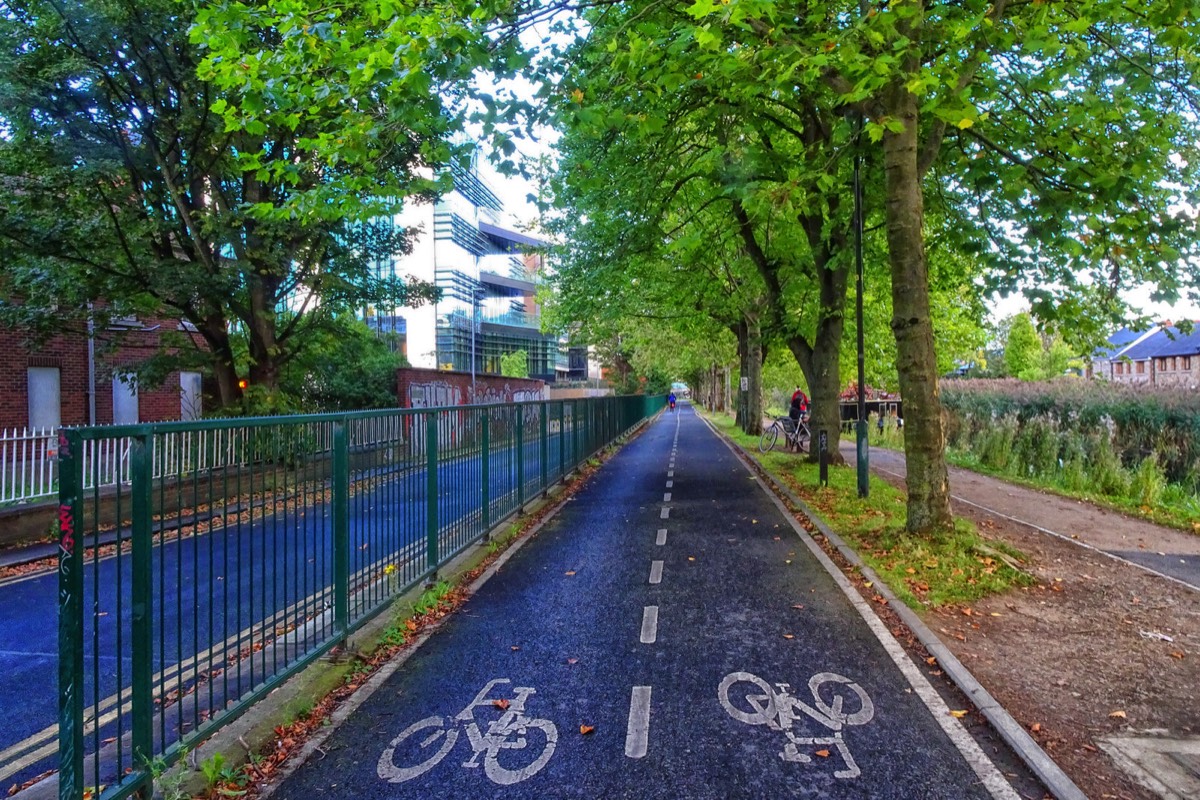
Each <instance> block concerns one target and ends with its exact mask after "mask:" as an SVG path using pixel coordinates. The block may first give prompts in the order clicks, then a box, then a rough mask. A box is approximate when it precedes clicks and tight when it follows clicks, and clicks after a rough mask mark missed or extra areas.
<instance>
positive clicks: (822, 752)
mask: <svg viewBox="0 0 1200 800" xmlns="http://www.w3.org/2000/svg"><path fill="white" fill-rule="evenodd" d="M814 755H818V756H820V757H821V758H829V751H828V750H818V751H817V752H816V753H815V754H814Z"/></svg>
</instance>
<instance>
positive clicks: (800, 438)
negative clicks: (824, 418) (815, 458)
mask: <svg viewBox="0 0 1200 800" xmlns="http://www.w3.org/2000/svg"><path fill="white" fill-rule="evenodd" d="M796 448H797V449H798V450H799V451H800V452H801V453H808V452H810V451H811V450H812V434H811V433H809V432H808V428H802V429H800V430H799V431H797V432H796Z"/></svg>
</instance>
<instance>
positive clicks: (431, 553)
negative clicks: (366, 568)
mask: <svg viewBox="0 0 1200 800" xmlns="http://www.w3.org/2000/svg"><path fill="white" fill-rule="evenodd" d="M437 463H438V426H437V412H436V411H426V412H425V495H426V505H425V564H426V566H427V567H428V568H429V569H430V570H431V572H430V575H429V582H430V583H433V582H434V581H436V580H437V570H438V566H439V564H438V558H439V557H438V474H437Z"/></svg>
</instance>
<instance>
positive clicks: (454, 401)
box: [408, 381, 463, 408]
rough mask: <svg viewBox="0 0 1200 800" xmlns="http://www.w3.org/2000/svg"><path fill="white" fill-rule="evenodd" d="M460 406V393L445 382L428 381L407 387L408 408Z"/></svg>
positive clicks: (453, 386)
mask: <svg viewBox="0 0 1200 800" xmlns="http://www.w3.org/2000/svg"><path fill="white" fill-rule="evenodd" d="M460 405H463V398H462V391H461V390H460V389H459V388H458V387H457V386H455V385H453V384H451V383H447V382H446V381H429V382H427V383H410V384H409V385H408V407H409V408H440V407H443V406H460Z"/></svg>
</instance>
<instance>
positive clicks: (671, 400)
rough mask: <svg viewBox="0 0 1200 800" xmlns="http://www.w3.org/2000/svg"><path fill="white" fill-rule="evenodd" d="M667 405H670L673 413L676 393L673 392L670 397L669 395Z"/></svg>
mask: <svg viewBox="0 0 1200 800" xmlns="http://www.w3.org/2000/svg"><path fill="white" fill-rule="evenodd" d="M667 405H669V406H670V407H671V410H672V411H674V410H675V393H674V392H671V393H670V394H669V395H667Z"/></svg>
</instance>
